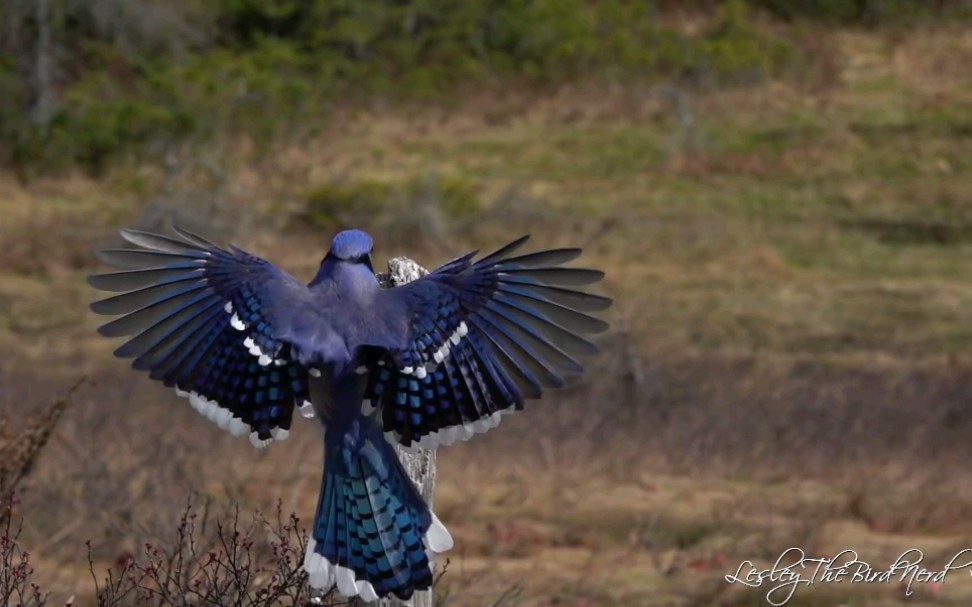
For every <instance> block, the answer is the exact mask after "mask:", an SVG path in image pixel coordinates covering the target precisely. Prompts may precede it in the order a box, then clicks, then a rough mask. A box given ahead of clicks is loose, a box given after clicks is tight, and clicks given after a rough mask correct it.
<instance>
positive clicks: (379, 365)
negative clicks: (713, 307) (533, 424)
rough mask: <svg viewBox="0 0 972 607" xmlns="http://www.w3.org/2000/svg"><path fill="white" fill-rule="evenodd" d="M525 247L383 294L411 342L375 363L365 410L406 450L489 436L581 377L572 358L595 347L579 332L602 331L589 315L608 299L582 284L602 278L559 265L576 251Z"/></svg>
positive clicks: (457, 264) (468, 259)
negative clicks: (401, 314) (528, 403)
mask: <svg viewBox="0 0 972 607" xmlns="http://www.w3.org/2000/svg"><path fill="white" fill-rule="evenodd" d="M525 241H526V237H523V238H521V239H519V240H517V241H514V242H512V243H510V244H509V245H507V246H505V247H503V248H501V249H500V250H498V251H496V252H494V253H492V254H491V255H488V256H486V257H483V258H482V259H480V260H478V261H475V262H474V261H472V258H473V256H474V255H475V253H470V254H468V255H465V256H463V257H460V258H458V259H456V260H453V261H451V262H449V263H447V264H445V265H443V266H442V267H440V268H438V269H436V270H435V271H433V272H431V273H430V274H428V275H426V276H424V277H422V278H420V279H419V280H416V281H414V282H412V283H408V284H406V285H403V286H400V287H396V288H394V289H389V290H388V291H385V292H383V293H382V294H381V297H382V300H380V301H379V306H381V305H384V306H387V308H386V309H388V310H397V311H401V310H404V311H405V313H406V314H407V315H408V317H409V319H410V320H409V324H408V335H407V337H406V339H405V340H404V341H405V342H406V343H407V345H406V347H404V348H401V349H399V350H394V351H383V352H381V353H380V354H378V355H377V356H374V357H373V358H372V360H371V362H370V364H369V374H368V389H367V393H366V404H367V407H368V408H374V409H377V410H378V411H379V415H380V416H381V420H382V423H383V425H384V428H385V431H386V433H388V434H389V435H390V436H391V437H393V438H394V440H396V441H397V442H399V443H401V444H402V445H403V446H405V447H414V446H420V447H434V446H437V445H439V444H451V443H453V442H455V441H456V440H465V439H468V438H469V437H471V436H472V435H473V434H476V433H479V432H485V431H486V430H488V429H490V428H492V427H494V426H496V425H497V424H498V423H499V421H500V419H501V416H502V415H504V414H507V413H512V412H513V411H515V410H517V409H521V408H522V407H523V404H524V401H525V399H529V398H534V399H536V398H540V397H541V396H542V394H543V392H544V390H545V389H547V388H557V387H562V386H563V385H564V383H565V381H566V380H567V379H568V378H570V377H573V376H577V375H579V374H580V373H582V372H583V370H584V368H583V366H582V365H581V363H580V362H579V360H578V358H580V357H582V356H584V355H588V354H592V353H594V352H596V351H597V346H596V345H595V344H594V343H593V342H591V341H590V340H589V339H587V338H586V337H585V335H590V334H596V333H600V332H602V331H604V330H606V329H607V327H608V325H607V323H606V322H604V321H603V320H601V319H598V318H595V317H594V316H591V315H590V314H589V313H591V312H600V311H603V310H605V309H607V308H608V307H609V306H610V305H611V300H610V299H608V298H605V297H601V296H599V295H595V294H592V293H587V292H584V291H583V290H580V289H578V287H582V286H585V285H588V284H592V283H595V282H597V281H599V280H600V279H601V278H602V277H603V273H602V272H600V271H597V270H588V269H578V268H569V267H563V266H562V264H564V263H567V262H569V261H572V260H573V259H575V258H577V257H578V256H579V255H580V253H581V251H580V249H553V250H548V251H540V252H536V253H529V254H525V255H519V256H514V255H513V253H514V252H515V250H516V249H518V248H519V247H520V246H521V245H522V244H523V243H524V242H525Z"/></svg>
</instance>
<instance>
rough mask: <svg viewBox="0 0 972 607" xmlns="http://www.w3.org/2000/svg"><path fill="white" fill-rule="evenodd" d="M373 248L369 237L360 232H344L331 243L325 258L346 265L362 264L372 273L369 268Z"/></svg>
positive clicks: (370, 267)
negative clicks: (346, 263)
mask: <svg viewBox="0 0 972 607" xmlns="http://www.w3.org/2000/svg"><path fill="white" fill-rule="evenodd" d="M373 248H374V244H373V243H372V241H371V236H368V235H367V234H366V233H364V232H362V231H361V230H344V231H343V232H339V233H338V234H337V235H336V236H335V237H334V240H332V241H331V250H330V252H328V254H327V256H328V257H331V258H333V259H337V260H339V261H344V262H348V263H362V264H365V265H366V266H368V268H369V269H371V270H372V271H374V270H373V268H372V266H371V251H372V249H373Z"/></svg>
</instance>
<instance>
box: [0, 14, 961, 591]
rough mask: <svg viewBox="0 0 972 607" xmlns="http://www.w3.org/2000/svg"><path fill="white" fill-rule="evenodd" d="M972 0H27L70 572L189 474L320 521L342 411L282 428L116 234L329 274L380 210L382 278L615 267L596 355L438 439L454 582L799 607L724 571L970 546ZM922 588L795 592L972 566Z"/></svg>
mask: <svg viewBox="0 0 972 607" xmlns="http://www.w3.org/2000/svg"><path fill="white" fill-rule="evenodd" d="M970 19H972V4H970V3H969V2H967V1H963V0H936V1H931V0H927V1H923V0H728V1H719V0H688V1H684V2H680V1H676V0H670V1H667V0H658V1H634V0H535V1H532V2H531V1H528V0H481V1H479V2H461V1H458V0H374V1H371V2H354V1H353V0H4V1H3V2H2V3H0V23H2V30H0V352H2V356H0V414H2V415H3V416H4V418H5V420H6V421H5V422H2V423H0V451H2V445H7V452H4V453H5V454H0V455H3V457H0V472H3V469H4V465H3V464H4V462H6V464H7V466H8V468H10V469H12V468H13V467H14V466H13V464H12V463H11V462H14V461H15V458H14V457H13V456H12V455H11V454H10V450H11V449H13V447H11V445H16V444H21V443H23V441H22V440H21V441H20V443H18V439H22V438H23V437H25V436H34V435H35V434H37V433H38V432H40V431H39V430H38V428H41V429H43V428H45V427H47V428H49V429H50V435H49V437H42V438H49V440H47V442H46V446H45V447H44V448H43V449H39V450H34V451H31V452H30V454H31V455H30V457H28V458H27V461H28V463H27V464H25V465H23V466H21V467H20V468H18V470H19V472H18V473H17V478H18V481H19V482H18V484H17V493H18V497H17V501H16V502H15V507H14V515H15V518H19V517H23V532H22V533H21V535H20V539H19V542H20V543H21V545H22V546H23V548H24V549H25V550H29V552H30V558H31V564H32V566H33V568H34V570H35V571H34V579H35V580H36V581H37V583H39V584H41V585H42V586H43V588H44V589H46V590H48V591H50V592H52V595H51V597H52V601H54V604H63V603H64V601H65V600H66V599H67V597H69V596H71V595H75V596H76V597H77V598H76V602H75V604H89V603H90V602H91V601H93V596H94V594H93V593H94V582H93V580H92V576H91V573H90V572H89V565H88V563H87V559H86V554H87V552H86V551H87V548H86V546H85V542H86V541H90V542H91V545H90V554H91V558H92V560H93V562H94V568H95V570H96V571H98V572H99V574H98V575H99V576H100V575H101V572H103V571H104V569H105V568H107V567H108V566H115V567H116V568H117V564H118V563H119V562H121V563H124V561H125V559H126V558H128V557H127V556H126V555H135V556H137V555H138V554H139V553H140V551H141V550H142V548H141V547H142V546H143V542H145V541H149V540H151V539H152V538H165V537H167V534H171V533H172V532H173V530H174V529H175V528H176V526H177V525H178V522H179V516H180V513H181V512H182V511H183V509H184V508H185V504H186V499H187V495H189V494H190V493H194V494H195V495H196V496H197V497H196V499H197V503H200V502H199V501H198V500H201V501H202V502H205V503H207V504H213V505H214V507H215V506H219V507H222V506H223V505H228V504H233V503H238V504H240V506H241V508H242V509H243V510H244V511H246V512H250V511H253V510H257V509H260V510H263V511H267V510H272V508H273V505H274V504H275V503H276V502H277V501H278V500H280V501H281V503H282V507H283V508H284V510H285V511H288V512H289V511H291V510H293V511H295V512H296V513H297V514H298V515H299V516H301V517H302V519H304V520H309V519H310V517H311V515H312V513H313V509H314V505H315V503H316V499H317V490H318V483H319V478H320V471H321V447H320V442H319V436H318V433H317V432H316V430H315V429H314V428H313V424H312V423H303V422H302V420H298V421H300V422H301V423H298V424H296V425H297V426H298V427H297V428H296V430H295V432H294V433H293V434H292V436H291V438H290V439H289V440H288V441H287V442H285V443H280V444H274V445H273V446H271V448H269V449H268V450H266V451H259V452H258V451H255V450H254V449H252V448H251V447H250V445H249V444H248V441H246V440H245V439H234V438H233V437H231V436H229V435H228V434H226V433H224V432H222V431H220V430H219V429H218V428H216V427H215V425H214V424H211V423H209V422H208V421H206V420H205V419H203V418H201V417H200V416H199V415H197V414H196V413H195V412H193V411H192V410H191V409H190V407H188V406H187V405H186V402H185V401H184V400H182V399H178V398H176V397H175V396H174V395H173V394H172V393H171V392H170V391H169V390H166V389H164V388H163V387H160V386H158V385H156V384H154V383H152V382H149V381H148V379H147V378H145V377H144V376H143V375H142V374H138V373H135V372H132V371H131V370H129V369H128V368H127V365H126V363H124V362H122V361H119V360H117V359H114V358H113V357H112V356H111V351H112V350H113V348H114V347H116V346H117V345H118V344H116V343H111V342H109V341H108V340H105V339H102V338H100V337H98V336H97V335H96V333H95V328H96V326H97V325H98V323H99V319H98V318H96V317H95V316H94V315H93V314H92V313H90V312H89V310H88V307H87V306H88V303H89V302H90V301H92V300H93V299H95V298H96V294H95V293H94V292H93V291H92V290H91V289H89V288H88V286H87V285H86V283H85V280H84V278H85V276H86V275H87V274H89V273H91V272H93V271H96V270H98V269H99V265H98V264H97V262H96V260H95V259H94V257H93V254H92V252H93V250H94V249H95V248H97V247H99V246H103V245H106V244H109V243H112V242H114V240H113V239H114V238H115V236H113V234H115V233H116V229H117V228H118V227H121V226H135V227H139V228H143V229H151V230H162V229H165V226H167V225H168V224H170V223H172V222H177V223H180V224H182V225H184V226H186V227H188V228H190V229H194V230H196V231H199V232H201V233H203V234H206V235H207V236H209V237H211V238H213V239H216V240H218V241H220V242H225V241H232V242H234V243H235V244H237V245H240V246H242V247H244V248H246V249H247V250H250V251H251V252H254V253H256V254H259V255H262V256H265V257H267V258H269V259H271V260H273V261H274V262H275V263H277V264H278V265H281V266H282V267H284V268H285V269H287V270H289V271H291V272H292V273H294V274H295V275H297V276H298V277H300V278H303V279H309V278H310V277H311V276H312V275H313V273H314V271H315V270H316V268H317V264H318V262H319V260H320V258H321V256H322V255H323V253H324V252H325V251H326V249H327V246H328V245H329V242H330V239H331V237H332V236H333V234H334V233H335V232H336V231H337V230H339V229H342V228H345V227H351V226H354V227H358V228H363V229H365V230H367V231H369V232H370V233H372V234H373V235H374V236H375V241H376V266H378V267H384V260H385V259H389V258H392V257H395V256H399V255H408V256H410V257H412V258H414V259H416V260H417V261H418V262H419V263H421V264H423V265H425V266H427V267H434V266H436V265H438V264H439V263H442V262H444V261H445V260H447V259H450V258H452V257H453V256H456V255H459V254H462V253H465V252H466V251H468V250H471V249H474V248H480V249H484V250H486V249H491V248H495V247H498V246H499V245H501V244H503V243H505V242H507V241H508V240H510V239H511V238H513V237H515V236H518V235H520V234H523V233H531V234H532V235H533V238H532V240H531V243H532V245H533V246H535V247H553V246H583V247H584V248H585V256H584V257H583V258H582V263H583V265H587V266H592V267H597V268H601V269H604V270H605V271H606V272H607V278H606V280H605V283H604V285H603V292H604V293H606V294H608V295H610V296H612V297H613V298H615V299H616V302H617V303H616V305H615V307H614V308H612V309H611V310H610V312H609V320H610V321H611V323H612V330H611V331H610V333H608V334H607V335H606V336H604V338H603V339H602V340H601V343H602V345H603V353H602V354H601V355H600V356H599V357H597V358H595V359H592V360H590V361H589V365H588V368H589V371H588V373H587V374H586V375H585V377H584V378H583V381H580V382H577V383H575V384H573V385H571V386H570V387H569V388H567V389H565V390H562V391H559V392H556V393H554V394H552V395H551V397H550V398H547V399H545V400H544V401H542V402H538V403H533V404H530V405H528V408H527V410H526V411H525V412H523V413H520V414H518V415H516V416H514V417H512V418H507V419H506V420H505V421H504V422H503V424H502V425H501V426H500V427H499V428H498V429H496V430H494V431H492V432H490V433H489V434H487V435H485V436H482V437H479V438H477V439H476V440H474V441H472V442H470V443H467V444H462V445H460V446H454V447H451V448H445V449H442V450H441V451H440V452H439V477H438V491H437V496H436V503H435V505H436V511H437V512H438V513H439V516H440V518H441V519H442V520H443V521H444V522H445V524H446V525H447V526H449V528H450V529H451V530H452V532H453V535H454V536H455V537H456V539H457V545H456V548H455V549H454V550H453V551H452V553H451V554H449V555H448V556H449V557H450V564H449V568H448V570H447V572H446V574H445V575H444V576H443V578H442V580H441V581H440V584H439V586H438V590H437V591H438V593H439V594H440V597H441V598H442V599H443V600H442V602H443V603H448V604H453V605H578V606H582V605H583V606H588V605H621V604H623V605H650V606H655V605H679V606H681V605H761V604H765V599H764V594H765V591H766V588H763V589H746V588H743V587H741V586H740V585H735V586H730V585H729V584H727V583H726V582H725V580H724V579H723V576H724V575H726V574H727V573H734V572H735V571H736V569H737V566H738V564H739V562H740V561H742V560H743V559H750V560H754V561H756V562H757V563H762V564H764V565H768V564H770V563H771V562H772V561H774V560H776V558H777V556H778V555H779V554H780V553H781V552H782V551H783V550H785V549H786V548H790V547H799V548H802V549H803V550H805V551H806V552H807V553H808V554H809V555H812V556H826V555H832V554H835V553H837V552H838V551H840V550H843V549H855V550H857V551H859V552H860V554H861V557H862V558H863V559H865V560H867V561H869V562H870V563H872V565H874V566H875V567H876V568H884V567H887V566H890V564H891V563H893V562H894V560H895V558H896V557H897V556H898V555H899V554H901V552H903V551H904V550H906V549H909V548H919V549H921V550H923V551H924V553H925V557H926V561H925V563H926V564H927V566H929V567H938V568H940V567H942V566H943V565H944V563H945V562H947V561H948V560H949V559H950V558H951V557H952V556H953V555H954V554H955V553H956V552H958V550H961V549H963V548H967V547H969V546H972V522H970V521H972V484H970V483H969V466H968V465H967V463H968V461H969V457H970V455H972V441H970V440H969V437H970V436H972V434H970V433H972V408H970V402H969V399H970V396H969V395H970V394H972V373H970V372H972V283H970V280H969V278H970V262H972V180H970V175H972V173H970V169H972V111H970V110H972V71H970V66H972V21H970ZM81 377H87V378H89V379H90V380H91V381H93V382H96V385H93V386H92V385H83V386H81V387H80V388H79V389H78V391H77V392H76V393H75V394H74V396H73V397H72V398H71V399H70V402H69V403H68V404H67V405H66V406H65V407H62V409H63V414H62V415H60V419H59V421H58V423H56V424H53V423H51V424H49V425H48V426H44V419H49V418H50V415H51V413H50V412H51V411H53V410H54V409H51V407H52V403H54V402H55V401H56V400H57V399H59V398H62V397H63V396H64V394H65V393H66V392H67V390H68V388H69V387H70V386H71V385H73V384H74V383H75V382H76V381H77V380H78V379H79V378H81ZM45 415H46V416H48V417H44V416H45ZM32 416H33V417H32ZM38 416H39V417H38ZM55 417H56V416H55ZM31 419H33V420H34V421H30V420H31ZM38 420H39V421H38ZM40 434H43V432H40ZM4 441H5V442H4ZM21 446H22V444H21ZM21 463H23V462H21ZM18 465H19V464H18ZM7 474H8V477H7V483H8V488H9V487H10V486H11V483H12V481H11V480H10V479H11V478H13V476H12V475H14V473H13V472H10V470H8V471H7ZM0 480H3V474H0ZM0 485H2V483H0ZM153 541H154V540H153ZM913 592H914V594H913V595H912V596H911V597H907V596H906V595H905V589H904V588H903V587H902V585H901V584H899V583H898V582H897V581H894V582H891V583H886V584H847V583H842V584H829V585H820V584H818V585H814V586H812V587H806V588H801V589H800V590H798V591H797V592H796V594H795V596H794V597H793V599H792V600H791V601H790V602H789V603H788V604H789V605H825V604H826V605H837V604H845V605H899V604H901V605H904V604H941V605H967V604H969V601H970V599H972V580H969V577H968V574H967V573H964V572H961V573H955V574H953V575H952V576H950V577H949V578H948V579H947V581H946V582H945V583H944V584H916V585H915V586H914V587H913Z"/></svg>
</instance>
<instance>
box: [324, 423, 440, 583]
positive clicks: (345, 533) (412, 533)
mask: <svg viewBox="0 0 972 607" xmlns="http://www.w3.org/2000/svg"><path fill="white" fill-rule="evenodd" d="M427 535H428V536H429V537H431V538H433V539H428V538H427V537H426V536H427ZM443 537H444V538H448V533H447V532H446V531H445V529H444V528H442V527H441V523H438V521H437V520H436V519H435V518H434V516H433V515H432V513H431V511H430V510H429V509H428V507H427V506H426V505H425V502H424V501H423V500H422V497H421V495H419V493H418V490H417V489H416V488H415V485H414V484H413V483H412V481H411V480H410V479H409V478H408V476H407V475H406V473H405V470H404V469H403V468H402V465H401V463H400V462H399V461H398V459H397V456H396V454H395V452H394V450H393V448H392V447H391V445H389V444H388V443H387V441H385V440H384V438H383V437H382V435H381V429H380V427H379V426H378V425H377V424H376V423H375V422H374V421H373V420H371V419H366V418H364V417H360V418H359V419H358V420H356V421H355V422H353V428H352V429H351V430H350V431H348V433H347V434H345V435H342V436H340V437H336V438H331V440H328V441H327V448H326V460H325V466H324V481H323V483H322V489H321V495H320V501H319V503H318V510H317V515H316V517H315V519H314V526H313V534H312V540H313V541H312V542H311V543H310V545H309V546H308V553H307V557H306V559H305V567H306V568H307V571H308V574H309V575H310V584H311V586H313V587H315V588H325V589H326V588H330V587H331V586H332V585H334V584H337V586H338V590H339V591H340V592H341V593H342V594H344V595H346V596H355V595H360V596H361V597H362V598H364V599H366V600H373V598H372V597H378V596H387V595H392V594H393V595H395V596H397V597H399V598H401V599H408V598H409V597H411V596H412V594H413V593H414V592H415V591H416V590H424V589H427V588H430V587H431V585H432V569H431V564H430V562H429V557H428V553H427V551H429V550H431V551H436V550H437V549H438V550H443V549H447V548H448V547H449V546H446V545H444V544H446V543H448V544H449V545H451V538H450V539H448V542H443V541H441V539H442V538H443ZM436 538H438V539H436Z"/></svg>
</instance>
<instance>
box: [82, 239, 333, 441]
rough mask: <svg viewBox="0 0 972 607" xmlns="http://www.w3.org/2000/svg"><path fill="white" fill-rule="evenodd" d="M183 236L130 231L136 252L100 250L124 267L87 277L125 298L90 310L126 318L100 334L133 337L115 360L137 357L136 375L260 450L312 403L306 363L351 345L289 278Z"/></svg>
mask: <svg viewBox="0 0 972 607" xmlns="http://www.w3.org/2000/svg"><path fill="white" fill-rule="evenodd" d="M176 233H177V236H176V237H169V236H162V235H159V234H151V233H148V232H141V231H136V230H122V232H121V235H122V237H124V238H125V240H127V241H128V242H130V243H132V244H134V245H136V246H137V247H138V248H121V249H108V250H104V251H101V252H100V255H99V257H100V259H102V260H103V261H105V262H106V263H108V264H110V265H113V266H116V267H120V268H125V269H124V270H122V271H120V272H111V273H106V274H97V275H94V276H91V277H89V279H88V282H89V283H90V284H91V285H92V286H93V287H95V288H97V289H101V290H104V291H111V292H121V294H120V295H115V296H113V297H108V298H107V299H102V300H100V301H96V302H94V303H93V304H92V305H91V308H92V310H94V311H95V312H96V313H98V314H105V315H120V316H119V318H116V319H115V320H112V321H111V322H109V323H107V324H105V325H102V326H101V327H100V328H99V332H100V333H101V334H102V335H105V336H107V337H117V336H132V337H130V338H129V339H128V341H126V342H125V343H124V344H122V345H121V346H120V347H119V348H118V349H117V350H115V355H116V356H118V357H120V358H134V361H133V363H132V367H133V368H135V369H139V370H143V371H148V372H149V377H151V378H152V379H155V380H159V381H162V382H164V383H165V385H167V386H170V387H172V386H174V387H175V388H176V391H177V392H178V393H179V394H180V395H181V396H186V397H188V398H189V400H190V402H191V404H192V405H193V407H194V408H195V409H196V410H198V411H199V412H200V413H202V414H204V415H206V416H207V417H209V418H210V419H211V420H212V421H214V422H216V423H218V424H219V425H220V426H221V427H222V428H224V429H227V430H229V431H231V432H232V433H233V434H236V435H242V434H245V433H247V432H249V433H250V439H251V441H252V442H253V443H254V445H256V446H263V445H265V444H267V442H269V441H270V440H271V439H273V438H276V439H282V438H285V437H286V436H287V433H288V429H289V428H290V424H291V417H292V412H293V408H294V404H295V403H296V404H297V405H298V406H301V405H304V403H305V402H306V401H308V400H309V396H308V383H309V378H308V374H309V373H314V370H313V369H312V368H309V367H308V366H305V364H302V363H304V362H307V361H308V360H322V359H325V358H326V357H328V356H332V355H335V350H340V349H342V348H344V346H343V344H342V343H341V342H340V340H339V339H336V338H335V337H334V336H333V335H332V334H331V332H330V331H329V325H328V324H327V322H326V319H321V318H319V317H318V315H317V314H316V309H317V308H316V307H315V306H314V305H313V303H314V301H313V295H312V294H311V293H310V291H309V290H308V289H307V287H306V286H304V285H303V284H302V283H300V282H299V281H298V280H297V279H296V278H294V277H293V276H291V275H290V274H288V273H286V272H284V271H282V270H280V269H278V268H276V267H275V266H273V264H271V263H269V262H268V261H266V260H264V259H261V258H259V257H256V256H254V255H251V254H249V253H246V252H245V251H242V250H241V249H238V248H236V247H232V246H231V247H230V250H225V249H222V248H220V247H218V246H217V245H215V244H213V243H212V242H209V241H208V240H206V239H204V238H202V237H200V236H197V235H195V234H192V233H191V232H187V231H185V230H180V229H178V228H176ZM337 355H343V354H342V353H340V352H337ZM302 409H303V410H304V412H305V413H309V412H310V411H311V408H310V407H309V406H307V408H306V409H304V408H303V407H302Z"/></svg>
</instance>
